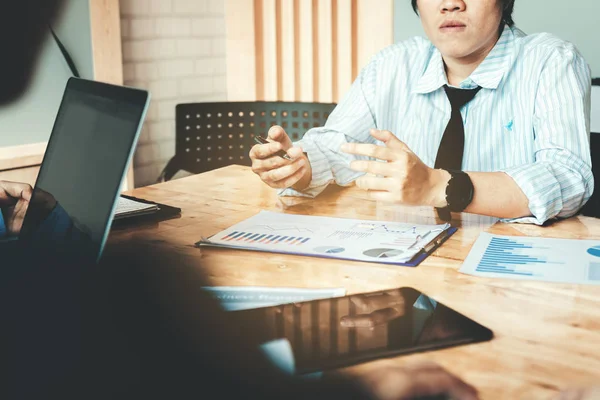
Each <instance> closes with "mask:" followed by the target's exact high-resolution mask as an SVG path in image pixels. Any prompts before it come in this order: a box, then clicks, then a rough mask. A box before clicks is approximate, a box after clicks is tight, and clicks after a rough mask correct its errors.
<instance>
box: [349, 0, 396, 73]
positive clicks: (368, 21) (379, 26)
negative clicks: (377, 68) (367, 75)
mask: <svg viewBox="0 0 600 400" xmlns="http://www.w3.org/2000/svg"><path fill="white" fill-rule="evenodd" d="M356 2H357V7H356V13H357V18H356V22H357V27H356V32H357V48H356V54H357V65H356V66H357V68H358V71H359V72H360V69H361V68H363V67H364V66H365V65H367V63H368V62H369V60H370V59H371V57H373V55H375V54H376V53H377V52H378V51H379V50H381V49H383V48H385V47H386V46H389V45H390V44H392V42H393V37H394V12H393V11H394V2H393V0H377V6H376V7H374V6H373V0H356Z"/></svg>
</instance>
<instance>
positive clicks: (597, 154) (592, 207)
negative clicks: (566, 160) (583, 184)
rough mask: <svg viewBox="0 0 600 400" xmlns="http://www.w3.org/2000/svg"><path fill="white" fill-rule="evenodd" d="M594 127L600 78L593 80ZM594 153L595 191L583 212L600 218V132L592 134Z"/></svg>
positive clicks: (598, 111) (599, 110)
mask: <svg viewBox="0 0 600 400" xmlns="http://www.w3.org/2000/svg"><path fill="white" fill-rule="evenodd" d="M591 120H592V127H594V126H598V124H599V123H600V78H595V79H593V80H592V114H591ZM596 130H597V129H596ZM590 151H591V154H592V173H593V175H594V193H593V194H592V197H591V198H590V199H589V200H588V202H587V203H586V204H585V206H584V207H583V209H582V210H581V213H582V214H583V215H586V216H588V217H596V218H600V132H594V131H593V130H592V133H591V134H590Z"/></svg>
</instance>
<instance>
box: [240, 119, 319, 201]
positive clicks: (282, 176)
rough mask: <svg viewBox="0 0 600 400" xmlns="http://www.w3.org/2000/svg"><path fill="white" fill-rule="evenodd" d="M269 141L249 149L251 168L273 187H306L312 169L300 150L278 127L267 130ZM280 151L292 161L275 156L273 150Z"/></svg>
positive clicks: (298, 188)
mask: <svg viewBox="0 0 600 400" xmlns="http://www.w3.org/2000/svg"><path fill="white" fill-rule="evenodd" d="M268 140H269V142H270V143H266V144H257V145H255V146H254V147H252V149H251V150H250V159H251V160H252V171H253V172H254V173H255V174H257V175H258V176H259V177H260V179H262V181H263V182H265V183H266V184H267V185H269V186H271V187H272V188H276V189H284V188H289V187H293V188H294V189H296V190H302V189H304V188H306V187H307V186H308V184H309V183H310V180H311V176H312V170H311V168H310V163H309V161H308V158H307V157H306V156H305V155H304V153H303V152H302V149H301V148H300V147H294V146H293V145H292V141H291V140H290V138H289V136H288V135H287V134H286V133H285V131H284V130H283V128H282V127H280V126H273V127H272V128H271V129H269V134H268ZM280 150H284V151H285V152H286V153H287V155H288V156H289V157H290V158H291V159H292V160H291V161H290V160H286V159H285V158H282V157H279V156H276V155H275V153H277V152H278V151H280Z"/></svg>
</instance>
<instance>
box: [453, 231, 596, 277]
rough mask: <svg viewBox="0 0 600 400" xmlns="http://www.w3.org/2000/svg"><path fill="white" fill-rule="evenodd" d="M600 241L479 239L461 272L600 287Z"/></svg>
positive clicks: (498, 237) (519, 237) (493, 236)
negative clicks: (599, 260)
mask: <svg viewBox="0 0 600 400" xmlns="http://www.w3.org/2000/svg"><path fill="white" fill-rule="evenodd" d="M599 258H600V241H598V240H579V239H562V238H547V237H533V236H500V235H494V234H490V233H487V232H483V233H481V234H480V235H479V237H478V238H477V240H476V241H475V243H474V244H473V247H472V248H471V251H470V252H469V254H468V256H467V258H466V259H465V261H464V263H463V265H462V266H461V268H460V272H462V273H465V274H469V275H475V276H480V277H486V278H505V279H516V280H537V281H547V282H563V283H579V284H593V285H600V262H598V259H599Z"/></svg>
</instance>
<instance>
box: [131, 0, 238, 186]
mask: <svg viewBox="0 0 600 400" xmlns="http://www.w3.org/2000/svg"><path fill="white" fill-rule="evenodd" d="M224 3H225V2H224V1H222V0H121V1H120V4H121V35H122V44H123V63H124V65H123V78H124V81H125V85H128V86H134V87H140V88H144V89H147V90H149V91H150V92H151V95H152V97H151V99H152V100H151V103H150V109H149V110H148V115H147V117H146V122H145V124H144V127H143V129H142V134H141V136H140V140H139V144H138V147H137V150H136V153H135V159H134V171H135V185H136V186H137V187H139V186H145V185H149V184H152V183H155V181H156V178H157V177H158V175H159V174H160V172H161V171H162V169H163V168H164V166H165V165H166V164H167V162H168V161H169V159H170V158H171V157H172V156H173V155H174V154H175V106H176V105H177V104H179V103H186V102H203V101H225V100H226V98H227V92H226V81H225V15H224V14H225V5H224ZM179 175H181V174H179Z"/></svg>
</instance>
